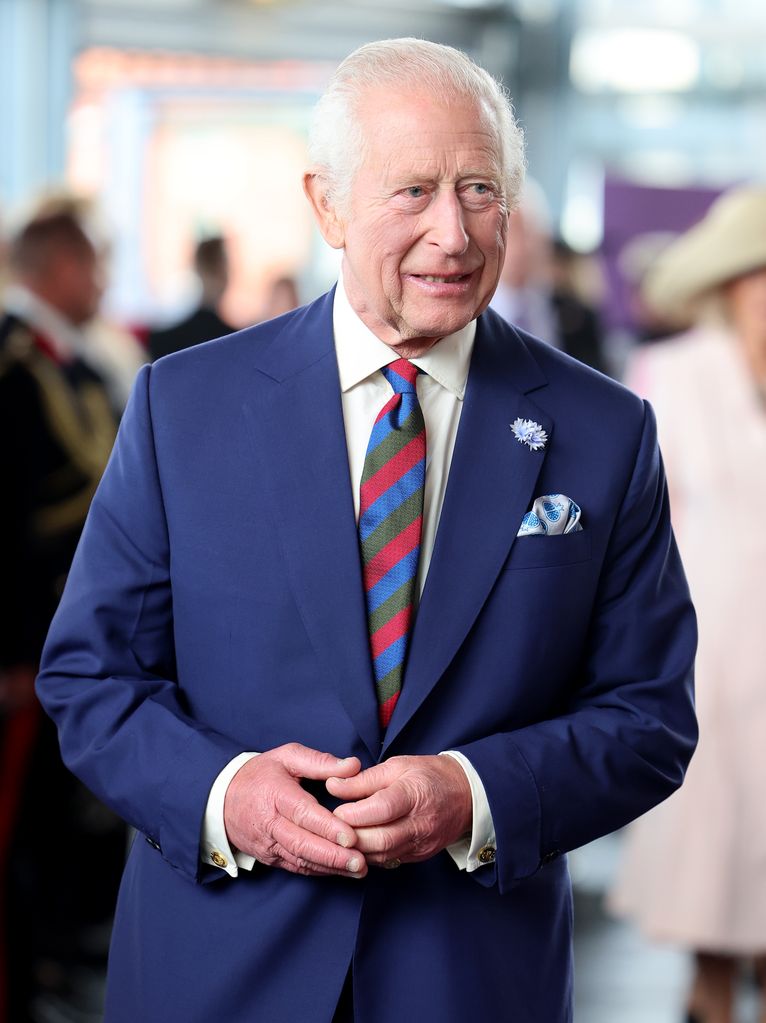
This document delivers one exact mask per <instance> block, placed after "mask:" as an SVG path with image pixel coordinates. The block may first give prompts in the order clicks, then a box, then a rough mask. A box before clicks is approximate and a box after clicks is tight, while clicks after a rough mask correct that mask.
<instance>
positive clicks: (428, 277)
mask: <svg viewBox="0 0 766 1023" xmlns="http://www.w3.org/2000/svg"><path fill="white" fill-rule="evenodd" d="M410 276H411V277H415V278H416V279H417V280H419V281H426V283H428V284H459V283H460V282H461V281H465V280H467V279H468V278H469V277H470V276H471V275H470V274H469V273H466V274H410Z"/></svg>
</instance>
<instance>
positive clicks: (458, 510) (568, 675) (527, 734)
mask: <svg viewBox="0 0 766 1023" xmlns="http://www.w3.org/2000/svg"><path fill="white" fill-rule="evenodd" d="M331 312H332V295H329V296H325V297H324V298H322V299H320V300H319V301H317V302H315V303H314V304H313V305H310V306H307V307H305V308H303V309H299V310H297V311H295V312H293V313H290V314H288V315H287V316H284V317H282V318H280V319H278V320H275V321H271V322H269V323H265V324H262V325H260V326H257V327H254V328H251V329H248V330H245V331H241V332H240V333H238V334H235V335H232V336H230V337H228V338H225V339H222V340H218V341H215V342H211V343H210V344H207V345H202V346H201V347H197V348H193V349H190V350H188V351H186V352H182V353H179V354H178V355H175V356H170V357H169V358H167V359H163V360H161V361H160V362H159V363H157V364H155V365H154V366H153V367H145V368H144V369H143V370H142V371H141V374H140V375H139V378H138V381H137V383H136V387H135V390H134V393H133V397H132V400H131V403H130V405H129V408H128V410H127V412H126V414H125V417H124V420H123V423H122V427H121V430H120V435H119V439H118V441H117V444H116V447H115V450H114V453H113V455H112V459H111V462H110V465H109V468H108V469H107V472H106V474H105V476H104V479H103V481H102V483H101V486H100V489H99V491H98V493H97V495H96V497H95V499H94V501H93V506H92V509H91V512H90V517H89V519H88V523H87V525H86V527H85V531H84V535H83V538H82V542H81V545H80V548H79V551H78V554H77V556H76V559H75V562H74V566H73V568H72V571H71V574H70V578H69V582H68V585H67V589H66V593H65V595H64V598H63V601H62V604H61V606H60V609H59V611H58V614H57V616H56V619H55V621H54V624H53V627H52V629H51V633H50V636H49V639H48V643H47V646H46V651H45V655H44V662H43V668H42V672H41V675H40V678H39V682H38V688H39V693H40V697H41V699H42V700H43V703H44V704H45V706H46V708H47V710H48V711H49V713H50V714H51V715H52V716H53V718H54V719H55V720H56V722H57V724H58V727H59V730H60V736H61V746H62V751H63V756H64V758H65V760H66V762H67V764H68V765H69V766H70V767H71V769H72V770H73V771H75V772H76V773H77V774H78V775H79V776H80V777H81V778H82V779H83V780H84V781H85V782H86V783H87V784H88V785H89V786H91V788H92V789H93V790H94V791H95V792H96V793H97V794H98V795H99V796H101V797H102V798H103V799H104V800H105V801H106V802H107V803H108V804H109V805H111V806H112V807H114V808H115V809H116V810H117V811H118V812H119V813H120V814H122V815H123V816H124V817H125V819H126V820H128V821H129V822H130V823H131V824H133V825H134V826H135V827H136V828H137V829H138V831H139V832H141V833H143V835H144V836H146V838H147V839H148V841H144V840H143V839H138V840H137V841H136V842H135V843H134V845H133V848H132V850H131V853H130V857H129V861H128V864H127V868H126V872H125V876H124V880H123V885H122V890H121V895H120V899H119V904H118V909H117V917H116V925H115V931H114V937H113V946H112V955H111V966H110V982H109V993H108V1009H107V1021H108V1023H135V1021H136V1020H145V1021H147V1023H154V1021H157V1023H160V1021H163V1023H210V1021H211V1020H221V1021H226V1023H254V1021H260V1020H264V1021H267V1020H268V1021H276V1023H313V1021H328V1023H329V1020H330V1019H331V1017H332V1014H333V1009H334V1006H335V1003H336V1001H337V998H338V994H339V992H340V990H341V986H342V984H343V980H344V977H345V975H346V972H347V970H348V968H349V964H350V962H351V960H352V958H353V964H354V984H355V1003H356V1007H357V1012H358V1016H359V1019H360V1020H362V1021H363V1023H401V1021H403V1020H409V1019H418V1020H425V1021H434V1023H436V1021H438V1023H449V1021H453V1020H454V1021H458V1020H460V1021H464V1020H466V1019H471V1018H482V1017H486V1018H492V1019H501V1020H506V1019H507V1020H513V1023H565V1021H568V1020H570V1019H571V1004H570V995H571V963H570V957H571V949H570V940H571V923H572V922H571V892H570V884H569V878H568V873H567V867H566V857H565V856H564V855H563V854H564V853H566V851H567V850H570V849H573V848H575V847H576V846H579V845H581V844H583V843H585V842H588V841H590V840H591V839H594V838H596V837H598V836H600V835H603V834H604V833H606V832H609V831H612V830H613V829H615V828H619V827H620V826H621V825H623V824H625V823H626V822H627V821H629V820H630V819H631V818H633V817H635V816H637V815H638V814H640V813H642V812H643V811H645V810H647V809H648V808H649V807H650V806H652V805H653V804H655V803H657V802H659V801H660V800H662V799H663V798H665V797H666V796H667V795H668V794H669V793H670V792H671V791H672V790H673V789H674V788H675V787H676V786H677V785H679V784H680V782H681V779H682V776H683V773H684V769H685V766H686V763H687V761H688V759H689V757H690V755H691V752H692V749H693V746H694V742H695V737H696V730H695V721H694V714H693V709H692V693H691V664H692V659H693V652H694V645H695V625H694V615H693V611H692V608H691V605H690V602H689V596H688V592H687V588H686V583H685V580H684V576H683V572H682V569H681V565H680V563H679V560H678V555H677V552H676V548H675V544H674V541H673V537H672V533H671V527H670V521H669V514H668V503H667V494H666V488H665V481H664V478H663V471H662V466H661V461H660V456H659V453H658V450H657V446H656V438H655V427H654V420H653V416H652V413H651V410H650V409H649V408H648V407H647V406H646V405H644V404H643V403H642V402H641V401H640V400H639V399H638V398H636V397H635V396H633V395H632V394H630V393H629V392H628V391H626V390H625V389H623V388H622V387H620V386H619V385H617V384H615V383H613V382H612V381H609V380H607V379H606V378H605V377H602V376H601V375H599V374H597V373H595V372H593V371H591V370H589V369H587V368H586V367H583V366H581V365H579V364H578V363H575V362H574V361H573V360H571V359H569V358H567V357H566V356H563V355H562V354H560V353H558V352H556V351H554V350H553V349H551V348H549V347H547V346H546V345H544V344H542V343H540V342H539V341H536V340H535V339H533V338H530V337H529V336H527V335H524V334H522V333H520V332H518V331H515V330H514V329H513V328H511V327H510V326H508V325H507V324H506V323H505V322H504V321H502V320H501V319H499V318H498V317H497V316H496V315H495V314H494V313H492V312H487V313H485V314H484V315H483V316H481V317H480V319H479V323H478V330H477V337H476V344H475V349H474V354H473V359H472V363H471V368H470V374H469V379H468V387H467V393H466V397H465V406H464V409H463V413H462V418H461V422H460V429H459V434H458V438H457V442H456V447H455V452H454V457H453V461H452V467H451V470H450V477H449V484H448V488H447V493H446V497H445V501H444V507H443V511H442V516H441V521H440V524H439V530H438V535H437V538H436V543H435V547H434V552H433V560H432V562H431V567H430V571H429V574H428V579H427V582H426V585H425V589H424V592H423V595H422V600H421V604H420V608H419V612H418V616H417V621H416V625H415V631H414V635H413V638H412V643H411V649H410V655H409V661H408V665H407V671H406V676H405V683H404V688H403V691H402V695H401V698H400V700H399V703H398V705H397V707H396V710H395V712H394V716H393V720H392V722H391V724H390V727H389V728H388V730H387V732H386V734H385V737H384V739H383V741H382V742H381V737H380V735H379V732H378V725H377V718H376V705H375V695H374V686H373V681H372V674H371V665H370V654H369V649H368V641H367V633H366V627H365V610H364V597H363V588H362V579H361V570H360V562H359V552H358V543H357V538H356V529H355V522H354V508H353V501H352V494H351V487H350V482H349V470H348V464H347V455H346V444H345V437H344V428H343V418H342V410H341V400H340V387H339V381H338V370H337V364H336V359H335V351H334V346H333V337H332V315H331ZM517 417H522V418H528V419H532V420H534V421H535V422H537V423H539V424H541V425H542V426H543V427H544V429H545V430H546V431H547V433H548V436H549V440H548V443H547V445H546V447H545V449H544V450H542V451H532V450H530V448H529V447H528V446H526V445H525V444H522V443H519V442H518V441H517V440H516V439H515V437H514V435H513V433H512V432H511V429H510V424H511V423H512V422H513V421H514V420H515V419H516V418H517ZM548 493H564V494H566V495H567V496H569V497H571V498H572V499H573V500H575V501H576V502H577V503H578V504H579V505H580V506H581V507H582V521H583V525H584V529H583V531H582V532H578V533H573V534H570V535H567V536H557V537H542V536H531V537H525V538H523V539H516V533H517V531H518V529H519V526H520V524H521V520H522V517H523V515H524V513H525V512H526V511H527V510H528V509H529V507H530V506H531V504H532V502H533V500H534V498H535V497H537V496H539V495H542V494H548ZM289 741H299V742H301V743H305V744H306V745H308V746H312V747H316V748H318V749H321V750H327V751H331V752H332V753H334V754H337V755H338V756H348V755H352V754H353V755H356V756H358V757H360V759H361V760H362V763H363V765H365V766H369V765H371V764H374V763H375V762H377V761H379V760H380V759H382V758H386V757H389V756H393V755H395V754H401V753H409V754H432V753H437V752H439V751H441V750H445V749H457V750H461V751H462V752H464V753H465V755H466V756H467V757H468V758H469V759H470V760H471V762H472V763H473V764H474V765H475V767H476V769H477V770H478V772H479V775H480V776H481V778H482V781H483V783H484V785H485V788H486V791H487V795H488V798H489V803H490V807H491V810H492V814H493V818H494V822H495V826H496V829H497V859H496V862H495V864H494V865H492V866H488V867H484V868H482V869H481V870H479V871H477V872H475V873H474V874H471V875H469V874H466V873H464V872H460V871H458V870H457V868H456V867H455V865H454V864H453V863H452V861H451V860H450V859H449V857H448V855H447V854H446V853H442V854H440V855H438V856H436V857H435V858H433V859H432V860H430V861H428V862H426V863H422V864H419V865H406V864H405V865H404V866H403V867H402V868H401V869H399V870H398V871H380V870H372V871H371V872H370V874H369V876H368V877H367V878H366V879H364V880H361V881H354V880H348V879H340V878H338V879H335V878H305V877H299V876H296V875H292V874H289V873H287V872H284V871H280V870H278V869H269V868H266V867H263V866H257V867H256V869H255V870H254V872H253V873H252V874H251V875H243V874H242V873H240V876H239V878H237V879H234V880H232V879H230V878H228V877H227V876H225V875H223V874H222V873H221V872H220V871H214V870H213V869H212V868H206V867H204V866H202V865H201V864H200V859H199V836H200V828H201V824H202V818H203V813H204V809H205V805H206V801H207V798H208V794H209V790H210V787H211V785H212V782H213V780H214V779H215V777H216V775H217V774H218V772H219V771H220V770H221V769H222V768H223V766H224V765H225V764H226V763H227V762H228V761H229V760H230V759H231V758H232V757H233V756H235V755H236V754H238V753H240V752H241V751H243V750H250V749H255V750H259V749H261V750H265V749H269V748H271V747H274V746H278V745H280V744H282V743H285V742H289ZM324 799H325V801H326V803H327V805H333V804H332V802H331V800H329V798H328V797H326V796H325V797H324Z"/></svg>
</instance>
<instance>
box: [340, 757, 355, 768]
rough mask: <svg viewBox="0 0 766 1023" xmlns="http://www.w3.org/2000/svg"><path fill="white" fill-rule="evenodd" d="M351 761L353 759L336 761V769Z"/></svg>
mask: <svg viewBox="0 0 766 1023" xmlns="http://www.w3.org/2000/svg"><path fill="white" fill-rule="evenodd" d="M353 759H354V758H353V757H344V758H343V760H339V761H338V767H345V766H346V764H348V763H349V762H350V761H351V760H353Z"/></svg>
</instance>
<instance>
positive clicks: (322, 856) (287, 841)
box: [271, 817, 367, 876]
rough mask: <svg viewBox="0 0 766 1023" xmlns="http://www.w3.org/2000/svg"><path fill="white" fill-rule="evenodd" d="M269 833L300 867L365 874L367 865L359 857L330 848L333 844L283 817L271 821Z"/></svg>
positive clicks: (345, 851) (354, 851)
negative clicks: (305, 865)
mask: <svg viewBox="0 0 766 1023" xmlns="http://www.w3.org/2000/svg"><path fill="white" fill-rule="evenodd" d="M271 833H272V836H273V838H274V839H275V841H276V842H278V843H279V845H281V846H282V848H283V849H286V850H287V851H288V852H289V853H290V854H291V855H292V856H293V857H295V859H296V860H299V861H300V862H301V863H304V864H312V865H316V866H319V867H329V868H330V869H331V870H336V871H341V872H344V873H346V872H347V873H349V874H359V875H360V876H363V875H364V874H366V873H367V864H366V862H365V859H364V856H362V854H361V853H359V852H357V851H356V850H353V851H352V852H349V851H348V850H347V849H342V848H341V847H340V846H338V845H333V843H332V842H327V841H325V839H323V838H320V837H319V836H318V835H314V834H312V833H311V832H310V831H305V830H304V829H303V828H299V827H298V826H297V825H296V824H293V822H292V821H289V820H287V819H286V818H285V817H278V818H277V819H276V820H275V821H274V824H273V826H272V829H271Z"/></svg>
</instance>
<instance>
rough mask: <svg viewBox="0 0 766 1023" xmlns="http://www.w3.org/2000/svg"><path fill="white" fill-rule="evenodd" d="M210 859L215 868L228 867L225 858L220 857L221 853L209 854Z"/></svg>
mask: <svg viewBox="0 0 766 1023" xmlns="http://www.w3.org/2000/svg"><path fill="white" fill-rule="evenodd" d="M210 859H211V860H212V861H213V863H214V864H215V865H216V867H228V865H229V861H228V860H227V859H226V857H225V856H222V855H221V853H219V852H218V851H217V850H216V851H215V852H212V853H210Z"/></svg>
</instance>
